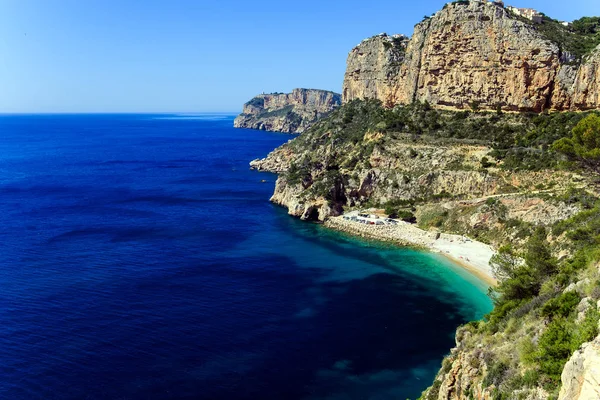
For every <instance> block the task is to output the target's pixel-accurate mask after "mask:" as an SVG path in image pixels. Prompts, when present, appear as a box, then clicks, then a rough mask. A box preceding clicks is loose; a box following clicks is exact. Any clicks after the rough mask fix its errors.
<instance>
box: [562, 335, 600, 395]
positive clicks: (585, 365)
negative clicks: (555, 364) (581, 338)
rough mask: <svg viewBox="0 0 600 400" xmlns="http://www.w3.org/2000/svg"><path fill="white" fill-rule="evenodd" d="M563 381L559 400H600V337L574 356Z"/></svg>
mask: <svg viewBox="0 0 600 400" xmlns="http://www.w3.org/2000/svg"><path fill="white" fill-rule="evenodd" d="M561 381H562V388H561V390H560V395H559V397H558V399H559V400H595V399H600V336H598V337H597V338H596V339H595V340H594V341H592V342H589V343H585V344H584V345H583V346H581V348H580V349H579V350H577V351H576V352H575V354H573V356H572V357H571V359H570V360H569V361H568V362H567V364H566V365H565V368H564V369H563V372H562V375H561Z"/></svg>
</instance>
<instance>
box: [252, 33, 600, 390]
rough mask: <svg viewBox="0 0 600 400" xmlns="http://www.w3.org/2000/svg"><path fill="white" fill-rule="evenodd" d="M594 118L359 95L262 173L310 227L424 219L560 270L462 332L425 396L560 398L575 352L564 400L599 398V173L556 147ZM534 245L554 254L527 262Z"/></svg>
mask: <svg viewBox="0 0 600 400" xmlns="http://www.w3.org/2000/svg"><path fill="white" fill-rule="evenodd" d="M378 40H380V41H382V42H383V41H388V40H391V39H390V38H388V37H385V36H380V37H379V39H378ZM382 46H385V45H384V44H382ZM374 90H379V89H378V88H374ZM584 116H585V114H583V113H571V114H550V115H545V114H543V115H537V116H535V115H531V114H518V113H505V114H498V113H471V112H456V111H449V110H438V109H433V108H430V107H428V106H427V105H424V104H418V103H415V104H411V105H409V106H397V107H394V108H393V109H386V108H385V107H382V104H381V102H378V101H372V100H368V101H357V100H354V101H350V102H349V103H347V104H345V105H343V106H342V107H341V108H340V109H338V110H335V111H334V112H332V113H331V115H330V116H328V117H327V118H325V119H323V120H320V121H319V122H317V123H316V124H315V125H314V126H313V127H311V128H310V129H308V130H307V131H306V132H305V133H303V134H302V135H300V136H298V137H297V138H295V139H293V140H291V141H289V142H288V143H286V144H284V145H283V146H281V147H279V148H278V149H276V150H274V151H273V152H271V153H270V154H269V155H268V156H267V157H266V158H265V159H262V160H254V161H252V162H251V166H252V168H254V169H257V170H261V171H270V172H275V173H278V174H279V177H278V179H277V183H276V186H275V191H274V194H273V196H272V198H271V201H273V202H274V203H276V204H280V205H282V206H284V207H286V208H287V209H288V212H289V214H291V215H294V216H297V217H300V218H302V219H305V220H311V221H327V223H328V224H329V225H328V226H333V225H331V222H332V221H333V219H331V218H330V217H332V216H337V215H340V214H342V213H344V212H346V211H348V210H355V209H364V208H372V207H374V208H378V209H380V210H384V209H385V212H386V213H388V210H389V212H395V213H397V214H398V215H400V216H402V218H405V217H406V218H409V219H413V218H414V219H416V221H417V224H418V226H419V227H420V228H422V229H424V230H429V231H430V233H431V234H436V233H438V232H445V233H454V234H459V235H466V236H468V237H471V238H473V239H476V240H478V241H481V242H484V243H488V244H490V245H492V246H493V247H494V248H495V249H500V248H503V246H505V245H507V244H509V245H511V246H512V248H513V249H515V251H516V255H515V257H516V260H519V259H520V260H523V259H525V260H528V261H527V262H528V263H537V262H538V260H542V259H543V258H544V257H546V258H547V260H548V261H547V262H548V263H549V264H552V265H554V263H556V264H557V265H560V267H556V269H555V270H554V272H553V274H554V275H552V274H543V275H542V277H541V278H536V279H540V280H541V281H540V283H539V284H538V285H539V286H537V287H536V288H535V289H534V292H533V294H531V295H528V296H526V297H525V299H520V300H518V301H516V300H508V301H505V302H503V303H498V306H497V307H496V310H495V311H494V312H493V313H492V314H491V316H488V321H487V322H483V321H482V322H478V323H473V324H469V325H468V326H465V327H463V328H461V329H460V330H459V331H458V333H457V346H456V348H455V349H453V350H452V352H451V354H450V355H449V356H448V357H447V358H446V359H445V360H444V363H443V365H442V369H441V370H440V372H439V373H438V376H437V378H436V380H435V382H434V383H433V385H432V386H431V387H430V388H429V389H428V390H427V391H426V392H425V393H424V394H423V396H422V398H423V399H427V400H434V399H436V400H449V399H453V400H471V399H490V400H491V399H515V400H517V399H529V400H534V399H557V398H558V396H559V389H560V387H561V385H560V371H563V370H562V367H563V365H564V363H566V362H567V360H568V359H569V357H571V360H570V361H569V362H568V363H567V364H566V367H565V368H564V371H563V379H562V391H563V392H564V394H563V393H561V394H560V396H561V397H560V399H561V400H563V399H565V400H566V399H577V400H584V399H591V398H594V397H590V396H593V395H595V393H596V392H595V391H597V390H598V385H597V382H596V381H597V378H596V377H595V375H594V374H595V373H596V372H597V370H596V367H595V362H596V361H595V360H596V359H597V356H598V351H597V350H598V340H600V339H596V340H595V341H594V340H592V339H593V337H592V338H590V335H592V334H593V335H594V336H597V335H598V328H597V325H598V319H599V317H600V310H599V309H598V308H597V307H596V303H597V302H598V300H599V299H600V287H599V286H598V284H597V283H598V282H600V270H598V268H597V267H593V268H591V269H590V268H587V267H586V266H587V265H588V262H589V260H594V259H596V257H597V256H596V255H594V254H596V253H593V252H594V251H597V247H595V245H594V243H596V242H595V240H597V239H593V238H594V237H596V236H594V235H600V217H599V216H600V201H598V195H597V189H595V188H596V186H595V185H596V184H595V183H594V175H593V174H588V173H587V172H586V173H584V174H581V173H579V172H578V169H577V168H573V166H572V167H571V168H561V164H560V163H559V162H558V161H557V158H558V156H557V154H555V153H548V152H547V150H544V148H546V149H547V148H548V147H549V146H548V143H551V142H552V141H554V140H556V139H558V138H560V137H564V136H566V135H568V134H569V133H570V132H571V129H572V128H573V125H574V124H576V123H577V122H578V121H580V120H581V119H582V118H584ZM511 152H515V153H514V154H513V153H511ZM511 154H512V155H511ZM593 204H598V205H597V206H596V208H592V207H594V206H593ZM540 229H541V232H542V235H543V236H541V238H540V239H539V241H538V245H536V246H537V247H536V246H534V245H532V244H531V243H532V237H534V236H535V232H539V231H540ZM574 231H577V234H572V232H574ZM599 237H600V236H599ZM413 242H414V241H413ZM398 243H402V241H398ZM590 246H591V247H590ZM531 248H534V249H537V250H536V251H538V252H539V251H540V250H539V249H540V248H547V249H548V250H544V251H546V252H547V253H544V251H542V252H541V254H542V256H539V255H538V254H537V253H536V255H535V256H531V255H527V254H528V253H527V252H528V251H530V250H529V249H531ZM590 249H591V250H590ZM594 249H596V250H594ZM590 251H591V252H592V253H589V252H590ZM544 254H545V255H544ZM598 255H600V253H598ZM531 260H533V261H531ZM559 260H560V264H558V263H559ZM575 260H579V261H575ZM520 262H521V261H516V262H515V264H514V265H519V264H520ZM528 265H529V264H528ZM532 265H535V264H532ZM574 265H577V267H574ZM527 268H529V267H527ZM532 268H534V267H532ZM586 268H587V269H586ZM528 271H529V270H528ZM558 271H561V272H560V274H559V273H558ZM530 274H532V273H531V272H530V271H529V272H527V275H526V276H527V278H526V279H527V280H528V282H529V280H530V279H533V278H532V276H531V275H530ZM569 283H571V284H570V285H568V287H567V288H566V289H565V287H566V286H567V284H569ZM502 284H503V283H502V282H501V283H500V285H502ZM563 290H564V291H565V292H567V291H568V290H576V295H573V296H571V297H569V296H570V295H565V294H564V293H563ZM565 296H567V297H566V298H565ZM563 303H565V304H563ZM556 304H559V305H560V306H557V305H556ZM557 309H558V310H560V311H556V310H557ZM557 332H558V333H557ZM562 332H567V333H566V334H565V335H564V336H561V335H562ZM561 341H565V343H562V342H561ZM586 342H587V343H588V344H585V343H586Z"/></svg>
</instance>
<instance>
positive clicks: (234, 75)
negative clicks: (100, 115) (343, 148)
mask: <svg viewBox="0 0 600 400" xmlns="http://www.w3.org/2000/svg"><path fill="white" fill-rule="evenodd" d="M444 3H445V1H440V0H435V1H434V0H418V1H406V0H387V1H384V0H360V1H358V0H318V1H317V0H302V1H293V2H290V1H281V0H279V1H276V0H259V1H241V0H237V1H234V0H210V1H207V0H194V1H190V0H170V1H168V0H163V1H154V0H144V1H137V0H0V113H37V112H40V113H61V112H73V113H77V112H149V113H151V112H237V111H239V110H240V109H241V107H242V104H243V103H244V102H245V101H247V100H249V99H250V98H252V97H253V96H254V95H256V94H260V93H262V92H288V91H291V90H292V89H293V88H296V87H305V88H317V89H327V90H333V91H336V92H340V91H341V88H342V81H343V76H344V70H345V63H346V56H347V55H348V52H349V51H350V50H351V49H352V48H353V47H354V46H355V45H356V44H358V43H359V42H360V41H361V40H362V39H364V38H367V37H370V36H373V35H376V34H378V33H381V32H387V33H389V34H393V33H403V34H406V35H409V36H410V35H411V34H412V31H413V26H414V24H416V23H418V22H419V21H421V20H422V18H423V16H425V15H430V14H432V13H434V12H436V11H437V10H439V9H441V8H442V7H443V5H444ZM506 3H507V4H510V5H515V6H518V7H531V8H535V9H537V10H539V11H541V12H544V13H545V14H547V15H549V16H550V17H553V18H556V19H560V20H567V21H571V20H574V19H577V18H580V17H582V16H586V15H588V16H590V15H599V14H600V6H599V5H598V0H569V1H565V0H512V1H511V0H508V1H507V2H506Z"/></svg>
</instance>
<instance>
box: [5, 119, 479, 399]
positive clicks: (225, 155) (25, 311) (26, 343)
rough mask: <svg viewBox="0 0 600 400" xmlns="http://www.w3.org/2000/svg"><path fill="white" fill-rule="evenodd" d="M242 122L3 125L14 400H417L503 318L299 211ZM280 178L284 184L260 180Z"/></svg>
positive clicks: (425, 258)
mask: <svg viewBox="0 0 600 400" xmlns="http://www.w3.org/2000/svg"><path fill="white" fill-rule="evenodd" d="M231 126H232V117H231V116H226V115H206V114H203V115H185V116H181V115H45V116H41V115H29V116H0V132H1V135H0V226H1V227H2V229H0V285H1V287H0V289H1V290H0V398H2V399H84V398H85V399H207V400H218V399H227V400H230V399H231V400H236V399H351V400H352V399H375V400H379V399H402V400H403V399H405V398H416V397H417V396H418V395H419V394H420V392H421V391H422V390H423V389H425V388H426V387H427V386H429V385H430V384H431V382H432V380H433V377H434V375H435V373H436V371H437V370H438V368H439V366H440V363H441V360H442V358H443V356H444V355H445V354H447V353H448V352H449V351H450V348H451V347H452V346H453V344H454V340H453V336H454V332H455V329H456V327H457V326H459V325H460V324H463V323H465V322H467V321H469V320H472V319H477V318H481V317H482V316H483V315H484V314H485V313H487V312H489V311H490V309H491V302H490V300H489V299H488V297H487V296H486V294H485V293H486V287H485V285H484V284H483V283H482V282H480V281H478V280H477V279H475V278H473V277H472V276H470V275H469V274H468V273H467V272H465V271H464V270H462V269H461V268H460V267H457V266H456V265H454V264H452V263H451V262H449V261H448V260H446V259H444V258H442V257H440V256H438V255H433V254H429V253H424V252H419V251H415V250H410V249H398V248H394V247H391V246H385V245H381V244H375V243H370V242H365V241H360V240H357V239H353V238H350V237H348V236H345V235H342V234H339V233H335V232H332V231H328V230H327V229H324V228H323V227H322V226H318V225H314V224H309V223H305V222H301V221H299V220H296V219H293V218H291V217H289V216H288V215H287V214H286V212H285V210H283V209H281V208H278V207H276V206H274V205H272V204H270V203H269V202H268V199H269V197H270V195H271V193H272V191H273V186H274V182H275V179H276V177H275V176H274V175H271V174H266V173H259V172H255V171H250V170H249V169H248V162H249V161H250V160H252V159H254V158H257V157H262V156H265V155H266V154H267V153H268V152H269V151H270V150H272V149H273V148H275V147H277V146H278V145H280V144H282V143H284V142H285V141H287V140H289V139H290V136H285V135H281V134H276V133H265V132H258V131H245V130H234V129H233V128H231ZM262 180H266V181H267V182H266V183H263V182H261V181H262Z"/></svg>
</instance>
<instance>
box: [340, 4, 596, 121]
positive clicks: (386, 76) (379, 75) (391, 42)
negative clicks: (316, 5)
mask: <svg viewBox="0 0 600 400" xmlns="http://www.w3.org/2000/svg"><path fill="white" fill-rule="evenodd" d="M565 61H570V59H569V58H568V57H566V54H563V52H562V51H561V50H560V48H559V46H558V45H557V44H556V43H553V42H552V41H550V40H549V39H548V38H546V37H545V36H544V34H543V33H542V32H541V31H540V29H539V27H538V26H537V25H536V24H534V23H532V22H530V21H527V20H525V19H523V18H519V17H517V16H515V15H514V14H512V13H511V12H510V11H508V10H507V9H505V8H504V7H503V6H501V5H499V4H497V3H491V2H487V1H485V2H484V1H479V0H472V1H465V2H453V3H448V4H447V5H446V6H445V7H444V9H443V10H441V11H438V12H437V13H435V14H434V15H433V16H431V18H426V19H425V20H424V21H422V22H421V23H419V24H417V25H416V26H415V30H414V34H413V36H412V38H411V39H410V40H408V39H406V38H404V37H402V38H397V39H394V37H393V36H392V37H388V36H387V35H378V36H375V37H373V38H370V39H367V40H364V41H363V42H362V43H360V44H359V45H358V46H356V47H355V48H354V49H352V51H350V54H349V55H348V60H347V69H346V75H345V77H344V86H343V101H344V102H345V103H346V102H349V101H351V100H353V99H366V98H375V99H379V100H381V101H382V102H383V104H384V105H386V106H393V105H396V104H408V103H412V102H414V101H421V102H425V101H427V102H429V103H430V104H432V105H435V106H438V107H445V108H454V109H469V108H471V107H473V108H481V109H492V110H495V109H497V108H501V109H503V110H511V111H535V112H541V111H544V110H548V109H554V110H585V109H595V108H600V47H599V48H597V49H596V51H594V52H593V53H592V54H591V55H590V56H588V57H585V58H584V59H583V60H582V63H581V65H579V66H575V65H571V64H570V63H566V62H565Z"/></svg>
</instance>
